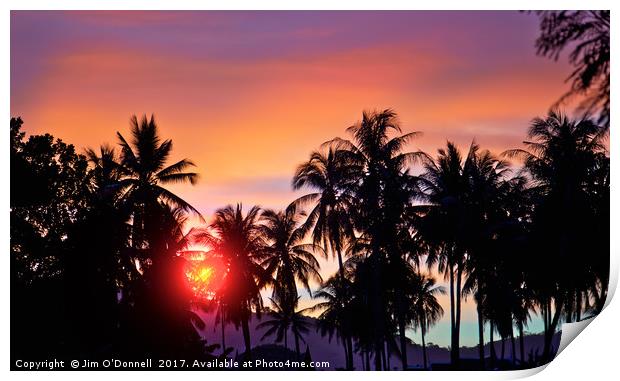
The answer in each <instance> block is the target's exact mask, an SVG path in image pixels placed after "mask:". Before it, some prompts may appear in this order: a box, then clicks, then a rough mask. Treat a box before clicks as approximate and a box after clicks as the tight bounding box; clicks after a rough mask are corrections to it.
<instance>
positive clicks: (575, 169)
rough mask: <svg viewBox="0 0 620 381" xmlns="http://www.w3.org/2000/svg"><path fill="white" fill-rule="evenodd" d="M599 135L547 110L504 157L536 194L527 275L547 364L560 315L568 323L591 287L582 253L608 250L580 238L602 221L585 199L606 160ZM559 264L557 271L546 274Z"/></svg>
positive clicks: (591, 277)
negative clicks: (513, 160) (515, 160)
mask: <svg viewBox="0 0 620 381" xmlns="http://www.w3.org/2000/svg"><path fill="white" fill-rule="evenodd" d="M601 130H602V129H601V128H600V127H598V126H597V125H596V124H594V123H593V122H592V121H591V120H589V119H582V120H577V121H575V120H570V119H568V118H567V117H566V116H564V115H562V114H560V113H559V112H557V111H553V110H552V111H550V112H549V114H548V115H547V117H546V118H536V119H534V120H533V121H532V123H531V125H530V128H529V131H528V137H529V138H530V139H531V140H530V141H526V142H524V144H525V145H526V149H525V150H523V149H516V150H510V151H506V152H505V154H506V155H508V156H509V157H520V158H522V159H523V160H524V162H525V167H526V168H527V170H528V171H529V173H530V174H531V176H532V178H533V183H534V189H535V191H536V193H537V195H536V197H537V200H536V206H535V208H534V210H533V212H532V243H531V244H532V247H531V250H530V252H531V253H532V255H534V256H536V258H539V259H540V261H539V263H540V267H537V268H534V269H532V270H531V271H529V272H528V276H529V278H530V285H531V286H532V287H533V288H534V289H535V290H536V294H537V298H538V304H539V306H540V308H541V311H542V313H543V317H544V323H545V324H544V325H545V346H544V350H543V358H544V359H545V360H549V359H550V355H551V354H550V347H551V340H552V338H553V335H554V334H555V330H556V328H557V326H558V323H559V321H560V319H561V318H562V316H563V317H564V319H565V320H566V321H568V322H570V321H572V320H574V319H578V318H579V317H580V316H581V314H582V312H583V310H584V303H583V295H584V294H585V293H587V292H588V289H589V288H590V287H592V286H593V285H595V284H597V282H596V275H595V271H592V270H593V269H592V264H591V263H590V262H591V261H584V258H583V253H585V252H592V249H595V250H594V252H596V251H599V250H606V247H608V246H607V244H606V243H604V242H605V241H609V239H608V235H607V234H608V232H603V233H600V232H599V233H598V234H597V235H596V236H598V237H600V239H597V240H595V241H591V240H590V239H589V237H586V236H584V234H583V233H584V232H590V231H592V230H591V229H592V227H593V226H600V221H601V219H602V218H604V215H601V214H598V212H597V210H599V208H598V206H596V205H594V204H593V202H592V201H593V200H592V198H591V197H590V195H591V191H590V189H591V187H592V186H593V182H592V173H593V169H594V168H596V167H598V163H599V160H600V158H601V157H605V156H606V150H605V147H604V144H603V141H602V139H604V134H601ZM603 177H605V176H603ZM604 189H605V185H603V192H604ZM601 234H602V235H601ZM605 237H607V239H605ZM599 240H600V241H601V243H599V242H598V241H599ZM560 262H561V263H562V264H563V265H562V266H563V268H562V271H561V272H556V273H553V274H551V275H550V274H549V273H548V271H546V269H548V268H549V267H550V266H553V265H554V264H556V263H560ZM594 287H595V288H596V287H597V286H594ZM601 287H606V286H605V285H601Z"/></svg>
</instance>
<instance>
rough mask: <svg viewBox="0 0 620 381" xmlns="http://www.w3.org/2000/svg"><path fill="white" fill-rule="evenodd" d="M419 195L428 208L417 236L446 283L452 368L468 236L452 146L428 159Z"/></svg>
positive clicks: (458, 161) (462, 182) (459, 167)
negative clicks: (425, 245)
mask: <svg viewBox="0 0 620 381" xmlns="http://www.w3.org/2000/svg"><path fill="white" fill-rule="evenodd" d="M419 186H420V190H421V194H422V195H424V197H425V200H426V202H427V203H428V204H429V207H428V208H427V210H426V211H425V213H424V215H423V218H421V219H420V220H419V223H418V225H417V229H418V232H419V233H420V235H421V237H423V239H424V240H425V241H426V242H427V245H428V247H429V248H430V249H431V250H430V251H429V253H428V257H427V264H428V266H434V265H437V269H438V271H439V272H441V273H443V274H444V277H445V278H447V279H448V280H449V287H448V288H449V294H450V327H451V330H450V331H451V351H450V359H451V362H452V363H453V364H457V363H458V360H459V332H460V319H461V296H462V281H463V276H464V275H465V274H464V272H465V250H464V245H463V242H465V240H466V237H465V235H466V234H467V233H466V232H467V229H466V228H467V226H466V225H467V222H468V221H467V218H466V213H465V210H466V194H467V188H468V183H467V179H466V177H465V176H464V174H463V159H462V155H461V153H460V151H459V150H458V148H457V147H456V146H455V145H454V144H453V143H451V142H448V143H447V147H446V149H443V148H441V149H439V150H438V156H437V159H435V160H433V159H432V158H430V157H427V158H426V160H425V161H424V173H422V175H421V176H420V178H419Z"/></svg>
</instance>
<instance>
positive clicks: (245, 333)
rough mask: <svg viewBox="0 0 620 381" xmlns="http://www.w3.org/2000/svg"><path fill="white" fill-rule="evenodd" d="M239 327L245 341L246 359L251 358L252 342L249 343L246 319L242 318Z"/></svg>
mask: <svg viewBox="0 0 620 381" xmlns="http://www.w3.org/2000/svg"><path fill="white" fill-rule="evenodd" d="M241 329H242V330H243V342H244V343H245V354H246V360H251V359H252V344H251V343H250V327H249V325H248V319H243V320H242V322H241Z"/></svg>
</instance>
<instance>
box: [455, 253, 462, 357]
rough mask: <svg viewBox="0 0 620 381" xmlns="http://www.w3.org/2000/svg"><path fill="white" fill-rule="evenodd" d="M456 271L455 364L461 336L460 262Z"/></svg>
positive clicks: (459, 351) (458, 354)
mask: <svg viewBox="0 0 620 381" xmlns="http://www.w3.org/2000/svg"><path fill="white" fill-rule="evenodd" d="M457 266H458V267H457V271H456V292H455V294H456V295H455V298H456V317H455V326H454V336H455V339H454V343H455V347H454V349H453V350H454V358H455V359H456V365H457V366H458V364H459V360H460V357H461V348H460V345H461V344H460V343H461V340H460V336H461V282H462V279H463V266H462V264H461V263H459V264H458V265H457Z"/></svg>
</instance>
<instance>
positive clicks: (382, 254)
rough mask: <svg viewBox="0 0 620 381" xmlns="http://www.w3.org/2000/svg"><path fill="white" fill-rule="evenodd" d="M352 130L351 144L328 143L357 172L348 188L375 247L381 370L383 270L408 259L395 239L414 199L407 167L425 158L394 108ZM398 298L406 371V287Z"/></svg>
mask: <svg viewBox="0 0 620 381" xmlns="http://www.w3.org/2000/svg"><path fill="white" fill-rule="evenodd" d="M347 131H348V132H349V133H350V134H351V135H352V137H353V139H352V140H346V139H341V138H335V139H333V140H331V141H329V142H327V143H326V144H327V145H329V146H331V147H335V149H336V152H337V158H338V160H339V161H341V162H343V163H345V164H344V165H345V167H346V168H354V170H353V171H351V173H350V175H352V177H350V179H349V180H348V181H347V182H346V184H347V185H348V188H349V189H350V191H349V192H350V193H351V194H353V195H355V197H354V200H355V208H354V210H355V213H354V214H353V217H354V222H355V230H356V231H359V232H360V233H361V235H362V236H366V237H367V238H368V241H369V244H370V256H369V263H370V264H371V265H372V266H373V267H374V271H373V272H372V274H373V276H374V279H373V282H372V283H373V288H372V290H371V295H370V299H369V303H370V305H371V306H372V311H373V312H372V313H373V320H374V322H375V324H377V326H376V327H375V332H376V334H377V335H376V342H375V344H374V345H375V351H376V356H375V365H376V368H377V369H379V368H380V367H381V364H380V360H381V356H380V355H379V354H380V353H384V351H385V349H384V345H383V343H384V342H385V338H386V335H387V332H388V330H387V327H384V326H383V325H382V324H381V323H380V322H382V321H384V319H383V318H382V314H384V313H385V311H386V306H387V305H386V302H387V301H386V300H384V297H383V296H382V288H383V287H384V284H383V283H384V280H383V279H382V278H383V275H382V274H381V271H380V270H381V269H383V268H384V266H385V262H386V261H390V260H391V261H394V262H398V260H399V258H400V257H402V256H403V253H402V252H401V251H400V250H399V248H398V245H397V244H396V242H397V239H396V238H397V236H398V234H399V230H400V223H401V220H402V215H403V213H404V210H405V207H406V206H407V205H408V203H409V201H410V200H411V198H412V196H413V194H412V191H413V188H412V186H411V185H412V177H411V176H410V175H409V174H408V172H407V166H408V165H409V164H410V163H412V162H414V161H416V160H418V159H420V158H421V157H423V156H424V155H423V154H422V153H421V152H403V149H404V148H405V146H406V144H407V143H408V142H409V141H410V140H411V139H413V138H414V137H415V136H417V135H418V133H417V132H411V133H405V134H403V133H402V130H401V128H400V125H399V123H398V119H397V115H396V113H395V112H394V111H393V110H390V109H387V110H383V111H381V112H364V113H363V115H362V120H361V121H360V122H358V123H356V124H355V125H353V126H351V127H349V128H348V129H347ZM347 177H349V176H347ZM401 281H404V280H401ZM395 294H396V295H395V297H396V303H395V308H396V316H397V318H398V325H399V336H400V343H401V348H400V349H401V361H402V364H403V368H406V367H407V350H406V336H405V325H406V321H405V314H406V306H405V299H404V294H403V292H402V288H401V287H397V288H396V289H395Z"/></svg>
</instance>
